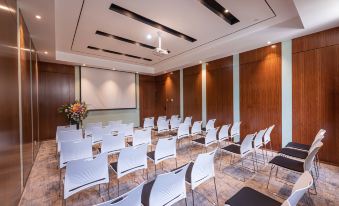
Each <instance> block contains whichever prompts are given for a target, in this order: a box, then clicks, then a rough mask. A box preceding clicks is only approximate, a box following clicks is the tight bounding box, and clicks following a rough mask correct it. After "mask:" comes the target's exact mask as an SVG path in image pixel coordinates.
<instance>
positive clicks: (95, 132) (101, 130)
mask: <svg viewBox="0 0 339 206" xmlns="http://www.w3.org/2000/svg"><path fill="white" fill-rule="evenodd" d="M88 130H89V131H90V133H91V134H92V143H93V144H96V143H99V142H101V141H102V137H103V135H107V134H112V133H111V129H110V128H107V127H92V128H90V129H88ZM86 131H87V130H86Z"/></svg>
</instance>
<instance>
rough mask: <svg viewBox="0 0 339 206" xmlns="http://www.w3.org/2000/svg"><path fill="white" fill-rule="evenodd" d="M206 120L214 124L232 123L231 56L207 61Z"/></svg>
mask: <svg viewBox="0 0 339 206" xmlns="http://www.w3.org/2000/svg"><path fill="white" fill-rule="evenodd" d="M206 112H207V120H208V119H216V123H215V125H216V126H222V125H224V124H230V123H233V57H232V56H230V57H225V58H222V59H218V60H214V61H211V62H208V64H207V68H206Z"/></svg>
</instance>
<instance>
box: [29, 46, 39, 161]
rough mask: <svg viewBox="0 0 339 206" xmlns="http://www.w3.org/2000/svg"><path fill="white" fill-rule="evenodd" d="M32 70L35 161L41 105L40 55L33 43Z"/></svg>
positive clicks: (37, 148) (37, 149)
mask: <svg viewBox="0 0 339 206" xmlns="http://www.w3.org/2000/svg"><path fill="white" fill-rule="evenodd" d="M32 50H33V51H32V52H31V57H32V58H31V60H32V61H31V70H32V112H33V115H32V118H33V119H32V120H33V157H34V159H35V157H36V155H37V154H38V151H39V143H40V142H39V105H38V98H39V96H38V92H39V91H38V89H39V88H38V79H39V77H38V74H39V71H38V55H37V53H36V52H35V51H36V49H35V47H34V44H33V42H32Z"/></svg>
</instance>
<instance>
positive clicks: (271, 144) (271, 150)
mask: <svg viewBox="0 0 339 206" xmlns="http://www.w3.org/2000/svg"><path fill="white" fill-rule="evenodd" d="M270 149H271V156H272V157H273V149H272V141H270Z"/></svg>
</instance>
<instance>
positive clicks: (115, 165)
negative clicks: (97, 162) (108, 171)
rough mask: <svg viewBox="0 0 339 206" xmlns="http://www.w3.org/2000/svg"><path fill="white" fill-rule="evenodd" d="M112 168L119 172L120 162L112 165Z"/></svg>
mask: <svg viewBox="0 0 339 206" xmlns="http://www.w3.org/2000/svg"><path fill="white" fill-rule="evenodd" d="M111 167H112V169H113V170H114V171H115V172H117V171H118V162H113V163H111Z"/></svg>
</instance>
